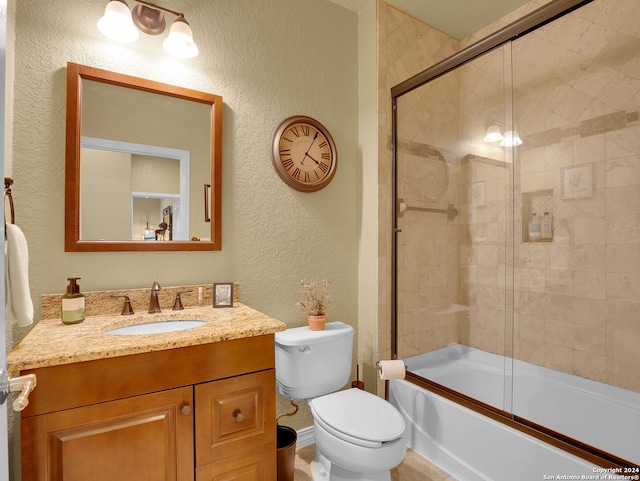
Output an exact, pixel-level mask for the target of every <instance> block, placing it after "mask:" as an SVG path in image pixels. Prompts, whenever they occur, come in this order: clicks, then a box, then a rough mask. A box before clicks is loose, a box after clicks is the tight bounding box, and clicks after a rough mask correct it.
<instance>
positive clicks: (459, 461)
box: [389, 345, 640, 481]
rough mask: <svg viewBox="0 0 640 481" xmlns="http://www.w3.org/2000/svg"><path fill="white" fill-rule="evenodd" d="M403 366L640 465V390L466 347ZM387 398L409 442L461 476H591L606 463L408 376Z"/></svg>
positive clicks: (469, 479) (488, 480)
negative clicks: (511, 425)
mask: <svg viewBox="0 0 640 481" xmlns="http://www.w3.org/2000/svg"><path fill="white" fill-rule="evenodd" d="M405 364H406V365H407V369H408V370H409V371H412V372H414V373H416V374H419V375H420V376H422V377H425V378H427V379H431V380H434V381H436V382H438V383H440V384H442V385H444V386H447V387H450V388H452V389H455V390H457V391H460V392H463V393H464V394H467V395H468V396H471V397H474V398H476V399H479V400H481V401H483V402H485V403H487V404H490V405H493V406H495V407H497V408H498V409H502V410H505V411H511V410H512V409H513V412H515V413H517V414H518V415H519V416H520V417H522V418H526V419H528V420H530V421H533V422H535V423H538V424H540V425H543V426H547V427H549V428H551V429H553V430H556V431H559V432H562V433H563V434H566V435H568V436H570V437H574V438H576V439H580V440H581V441H583V442H586V443H588V444H591V445H593V446H595V447H597V448H599V449H602V450H604V451H608V452H611V453H614V454H616V455H617V456H619V457H622V458H625V459H628V460H630V461H632V462H634V463H640V443H638V442H637V440H638V439H640V393H635V392H632V391H627V390H624V389H620V388H616V387H613V386H609V385H606V384H603V383H599V382H595V381H590V380H587V379H583V378H579V377H576V376H571V375H568V374H564V373H561V372H558V371H554V370H551V369H547V368H543V367H540V366H535V365H531V364H528V363H524V362H522V361H517V360H510V359H505V358H504V357H502V356H498V355H495V354H491V353H488V352H484V351H481V350H478V349H474V348H469V347H467V346H462V345H456V346H451V347H448V348H445V349H440V350H438V351H434V352H431V353H427V354H423V355H420V356H415V357H411V358H407V359H405ZM512 372H513V375H511V373H512ZM505 373H508V375H505ZM512 393H513V395H512ZM389 400H390V402H391V403H392V404H393V405H395V406H396V407H397V408H398V410H399V411H400V412H401V413H402V415H403V416H404V418H405V422H406V424H407V433H406V436H407V444H408V445H409V446H410V447H412V448H413V449H414V450H416V451H417V452H418V453H420V454H421V455H423V456H424V457H425V458H427V459H429V460H431V461H432V462H433V463H435V464H436V465H438V466H440V467H441V468H442V469H444V470H445V471H447V472H448V473H450V474H451V475H453V476H454V477H456V478H457V479H459V480H461V481H475V480H485V481H513V480H515V479H517V480H518V481H528V480H531V481H537V480H542V479H563V478H559V477H558V476H573V475H575V476H577V478H564V479H590V478H589V477H588V476H594V475H597V474H598V470H599V469H601V468H598V467H597V466H595V465H593V464H591V463H589V462H587V461H585V460H583V459H580V458H578V457H576V456H573V455H571V454H569V453H567V452H565V451H562V450H560V449H558V448H555V447H554V446H551V445H549V444H546V443H544V442H542V441H540V440H538V439H536V438H534V437H531V436H529V435H527V434H524V433H522V432H520V431H517V430H514V429H511V428H509V427H508V426H506V425H504V424H502V423H500V422H497V421H494V420H492V419H490V418H488V417H485V416H482V415H481V414H478V413H476V412H475V411H472V410H469V409H467V408H465V407H463V406H461V405H459V404H457V403H455V402H452V401H449V400H447V399H445V398H443V397H441V396H438V395H437V394H434V393H431V392H430V391H426V390H423V389H420V388H419V387H417V386H415V385H414V384H411V383H409V382H407V381H404V380H392V381H390V388H389ZM558 400H562V403H560V402H558ZM545 476H546V477H545ZM582 476H585V477H584V478H583V477H582Z"/></svg>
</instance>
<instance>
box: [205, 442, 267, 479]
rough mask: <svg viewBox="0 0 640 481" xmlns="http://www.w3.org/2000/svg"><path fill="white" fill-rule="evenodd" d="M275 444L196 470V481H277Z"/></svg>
mask: <svg viewBox="0 0 640 481" xmlns="http://www.w3.org/2000/svg"><path fill="white" fill-rule="evenodd" d="M274 451H275V447H274V445H273V444H267V445H265V446H259V447H257V448H254V449H251V450H249V451H246V452H243V453H239V454H237V455H235V456H231V457H229V458H226V459H223V460H222V461H218V462H216V463H211V464H207V465H206V466H200V467H198V468H196V481H275V479H276V458H275V453H274Z"/></svg>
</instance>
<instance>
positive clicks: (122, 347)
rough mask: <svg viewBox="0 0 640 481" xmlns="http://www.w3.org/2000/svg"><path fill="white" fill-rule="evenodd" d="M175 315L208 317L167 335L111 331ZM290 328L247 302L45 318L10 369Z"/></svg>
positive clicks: (12, 372) (19, 347)
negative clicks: (74, 319) (69, 319)
mask: <svg viewBox="0 0 640 481" xmlns="http://www.w3.org/2000/svg"><path fill="white" fill-rule="evenodd" d="M171 319H193V320H205V321H208V322H207V324H205V325H203V326H199V327H196V328H194V329H190V330H186V331H178V332H170V333H165V334H136V335H109V334H106V332H107V331H110V330H112V329H115V328H118V327H124V326H129V325H132V324H140V323H143V322H152V321H163V320H171ZM286 329H287V325H286V324H284V323H283V322H280V321H278V320H277V319H274V318H272V317H270V316H268V315H266V314H263V313H262V312H259V311H256V310H255V309H252V308H251V307H249V306H246V305H244V304H241V303H234V306H233V307H225V308H213V307H211V306H193V307H185V309H184V310H181V311H172V310H165V311H164V312H162V313H157V314H146V313H144V314H134V315H131V316H121V315H117V314H115V315H114V314H109V315H95V316H88V317H87V318H86V319H85V320H84V321H83V322H81V323H79V324H71V325H66V324H63V323H62V321H61V320H60V319H43V320H41V321H40V322H38V324H37V325H36V326H35V327H34V328H33V329H32V330H31V332H29V334H27V335H26V336H25V338H24V339H22V341H20V342H19V343H18V344H17V345H16V346H15V347H14V348H13V350H12V351H11V352H10V353H9V354H8V355H7V370H8V372H9V374H10V375H12V376H13V375H17V374H18V373H19V372H20V371H24V370H27V369H35V368H42V367H50V366H56V365H61V364H71V363H75V362H83V361H92V360H97V359H106V358H111V357H118V356H126V355H130V354H140V353H145V352H152V351H161V350H165V349H175V348H180V347H187V346H196V345H201V344H209V343H213V342H220V341H227V340H231V339H241V338H245V337H253V336H261V335H265V334H273V333H275V332H278V331H284V330H286Z"/></svg>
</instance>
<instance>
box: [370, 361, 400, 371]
mask: <svg viewBox="0 0 640 481" xmlns="http://www.w3.org/2000/svg"><path fill="white" fill-rule="evenodd" d="M402 364H403V365H404V369H405V371H406V370H407V365H406V364H405V363H404V362H403V363H402ZM376 369H377V371H378V372H380V371H382V366H380V361H376Z"/></svg>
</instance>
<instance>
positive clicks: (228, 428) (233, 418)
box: [195, 369, 276, 466]
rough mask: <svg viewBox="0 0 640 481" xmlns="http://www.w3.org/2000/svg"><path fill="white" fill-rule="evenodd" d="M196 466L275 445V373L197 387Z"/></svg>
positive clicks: (261, 372) (244, 376)
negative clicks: (267, 445)
mask: <svg viewBox="0 0 640 481" xmlns="http://www.w3.org/2000/svg"><path fill="white" fill-rule="evenodd" d="M195 406H196V409H195V414H196V418H195V420H196V466H204V465H206V464H209V463H212V462H215V461H219V460H221V459H224V458H227V457H229V456H231V455H233V454H237V453H238V452H241V451H245V450H248V449H252V448H255V447H258V446H262V445H264V444H270V443H273V440H274V439H275V435H276V434H275V432H276V414H275V371H274V370H273V369H269V370H266V371H260V372H256V373H253V374H246V375H243V376H237V377H232V378H228V379H222V380H220V381H213V382H209V383H206V384H199V385H197V386H195Z"/></svg>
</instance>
